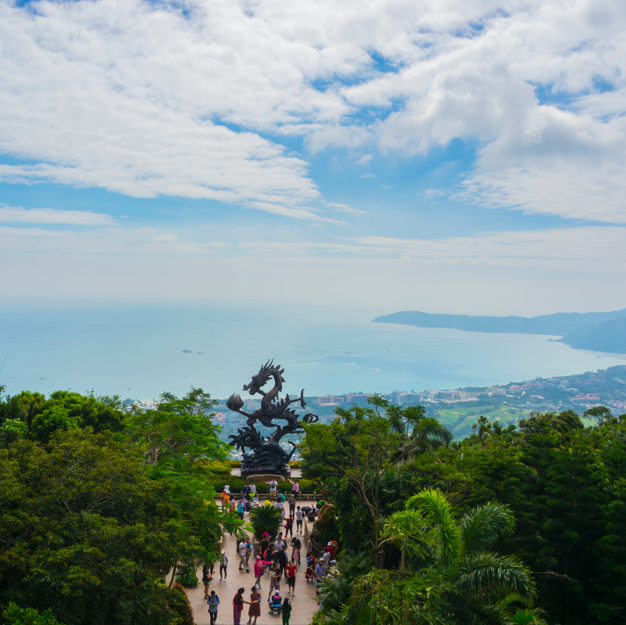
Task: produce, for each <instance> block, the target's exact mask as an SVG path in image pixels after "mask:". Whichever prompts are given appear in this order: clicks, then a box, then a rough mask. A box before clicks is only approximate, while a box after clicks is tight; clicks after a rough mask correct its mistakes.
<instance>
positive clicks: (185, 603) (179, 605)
mask: <svg viewBox="0 0 626 625" xmlns="http://www.w3.org/2000/svg"><path fill="white" fill-rule="evenodd" d="M170 597H171V598H170V603H169V605H170V608H172V610H174V611H175V612H176V613H177V614H178V616H180V618H181V619H182V620H181V621H178V625H194V621H193V611H192V609H191V604H190V603H189V599H188V598H187V595H186V594H185V590H184V588H183V587H182V586H181V585H180V584H174V586H173V587H172V593H171V595H170Z"/></svg>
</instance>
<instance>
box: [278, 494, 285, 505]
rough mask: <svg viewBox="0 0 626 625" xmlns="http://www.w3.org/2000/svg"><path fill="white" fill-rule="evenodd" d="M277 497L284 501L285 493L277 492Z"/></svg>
mask: <svg viewBox="0 0 626 625" xmlns="http://www.w3.org/2000/svg"><path fill="white" fill-rule="evenodd" d="M278 498H279V499H280V500H281V501H282V502H283V503H285V499H286V497H285V495H283V493H279V494H278Z"/></svg>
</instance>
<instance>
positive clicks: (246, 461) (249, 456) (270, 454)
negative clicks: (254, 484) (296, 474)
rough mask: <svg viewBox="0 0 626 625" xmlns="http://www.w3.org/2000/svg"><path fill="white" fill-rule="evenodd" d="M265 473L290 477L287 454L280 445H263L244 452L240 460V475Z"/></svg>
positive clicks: (247, 475)
mask: <svg viewBox="0 0 626 625" xmlns="http://www.w3.org/2000/svg"><path fill="white" fill-rule="evenodd" d="M265 474H271V475H281V476H283V477H285V478H287V477H291V467H290V466H289V454H287V452H285V450H284V449H283V448H282V447H281V446H280V445H277V444H273V445H271V444H270V445H263V446H262V447H260V448H258V449H252V450H250V451H249V452H248V453H246V454H244V456H243V458H242V460H241V476H242V477H249V476H252V475H265Z"/></svg>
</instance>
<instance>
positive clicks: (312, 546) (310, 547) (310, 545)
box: [306, 536, 315, 553]
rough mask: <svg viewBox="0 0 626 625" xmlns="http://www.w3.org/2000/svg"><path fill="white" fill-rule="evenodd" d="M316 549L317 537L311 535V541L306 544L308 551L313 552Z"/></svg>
mask: <svg viewBox="0 0 626 625" xmlns="http://www.w3.org/2000/svg"><path fill="white" fill-rule="evenodd" d="M314 551H315V539H314V538H313V537H312V536H310V537H309V541H308V542H307V544H306V552H307V553H313V552H314Z"/></svg>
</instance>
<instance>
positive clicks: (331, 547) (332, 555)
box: [326, 541, 337, 560]
mask: <svg viewBox="0 0 626 625" xmlns="http://www.w3.org/2000/svg"><path fill="white" fill-rule="evenodd" d="M326 549H327V550H328V551H329V552H330V559H331V560H334V559H335V551H337V547H336V545H335V544H334V541H331V542H329V543H328V545H327V546H326Z"/></svg>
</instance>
